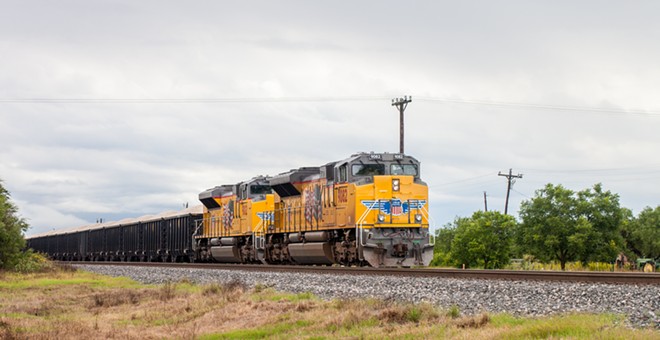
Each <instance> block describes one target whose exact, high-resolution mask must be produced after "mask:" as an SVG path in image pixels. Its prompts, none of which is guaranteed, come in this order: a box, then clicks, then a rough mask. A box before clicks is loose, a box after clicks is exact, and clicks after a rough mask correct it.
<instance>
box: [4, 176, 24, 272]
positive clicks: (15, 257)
mask: <svg viewBox="0 0 660 340" xmlns="http://www.w3.org/2000/svg"><path fill="white" fill-rule="evenodd" d="M27 228H28V224H27V223H26V222H25V220H23V219H22V218H20V217H19V216H18V209H17V208H16V206H15V205H14V204H13V203H12V202H11V201H10V197H9V192H8V191H7V190H6V189H5V188H4V187H3V185H2V181H0V268H3V269H13V268H14V267H15V266H16V264H17V263H18V262H19V261H20V259H21V250H22V249H23V248H25V239H24V238H23V233H24V232H25V231H26V230H27Z"/></svg>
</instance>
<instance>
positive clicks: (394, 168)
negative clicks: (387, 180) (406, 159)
mask: <svg viewBox="0 0 660 340" xmlns="http://www.w3.org/2000/svg"><path fill="white" fill-rule="evenodd" d="M390 174H392V175H410V176H417V165H415V164H392V165H391V166H390Z"/></svg>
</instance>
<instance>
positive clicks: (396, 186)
mask: <svg viewBox="0 0 660 340" xmlns="http://www.w3.org/2000/svg"><path fill="white" fill-rule="evenodd" d="M400 184H401V182H400V181H399V179H398V178H394V179H392V191H399V189H400V188H401V185H400Z"/></svg>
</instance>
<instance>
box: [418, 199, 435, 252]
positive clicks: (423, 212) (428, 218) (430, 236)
mask: <svg viewBox="0 0 660 340" xmlns="http://www.w3.org/2000/svg"><path fill="white" fill-rule="evenodd" d="M421 210H422V214H425V215H426V216H425V217H426V220H427V221H429V227H428V229H429V243H430V244H431V245H432V246H435V235H433V233H432V232H431V223H433V225H435V221H433V218H432V217H431V214H429V211H428V209H426V207H424V206H421Z"/></svg>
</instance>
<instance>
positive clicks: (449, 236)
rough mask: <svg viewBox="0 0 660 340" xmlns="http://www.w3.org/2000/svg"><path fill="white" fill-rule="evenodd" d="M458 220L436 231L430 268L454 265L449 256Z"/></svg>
mask: <svg viewBox="0 0 660 340" xmlns="http://www.w3.org/2000/svg"><path fill="white" fill-rule="evenodd" d="M459 220H460V218H456V220H454V222H453V223H450V224H447V225H445V226H444V228H442V229H439V230H436V232H435V246H434V247H433V260H432V261H431V264H430V265H431V266H436V267H440V266H450V267H453V266H455V265H456V261H454V259H453V257H452V255H451V244H452V242H453V241H454V236H455V235H456V227H457V226H458V223H459Z"/></svg>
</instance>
